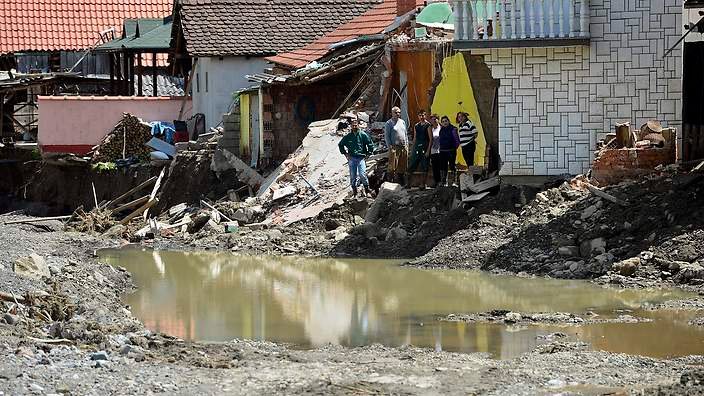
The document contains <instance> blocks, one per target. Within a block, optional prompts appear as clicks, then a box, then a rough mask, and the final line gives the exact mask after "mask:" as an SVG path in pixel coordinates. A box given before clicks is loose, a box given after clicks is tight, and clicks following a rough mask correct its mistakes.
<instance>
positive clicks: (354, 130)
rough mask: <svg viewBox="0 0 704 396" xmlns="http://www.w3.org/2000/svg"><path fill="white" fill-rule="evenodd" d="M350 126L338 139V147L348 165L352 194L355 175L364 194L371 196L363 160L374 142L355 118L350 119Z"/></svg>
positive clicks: (355, 193)
mask: <svg viewBox="0 0 704 396" xmlns="http://www.w3.org/2000/svg"><path fill="white" fill-rule="evenodd" d="M350 128H351V131H350V132H349V133H348V134H347V135H345V136H344V137H343V138H342V140H340V143H339V144H338V147H339V148H340V152H341V153H342V154H343V155H344V156H345V157H347V164H348V165H349V166H350V185H351V186H352V196H354V197H356V196H357V185H358V184H357V177H359V180H360V181H361V183H362V185H363V186H364V194H365V195H368V196H371V192H370V191H369V180H368V179H367V164H366V162H364V160H365V158H367V157H368V156H370V155H371V154H372V153H373V152H374V143H372V138H371V137H369V135H368V134H367V133H366V132H364V131H362V130H360V129H359V125H358V124H357V120H356V119H354V118H353V119H351V120H350Z"/></svg>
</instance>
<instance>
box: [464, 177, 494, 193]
mask: <svg viewBox="0 0 704 396" xmlns="http://www.w3.org/2000/svg"><path fill="white" fill-rule="evenodd" d="M499 184H501V180H499V178H498V177H492V178H491V179H488V180H483V181H480V182H479V183H474V184H472V185H470V186H469V191H471V192H473V193H475V194H479V193H481V192H484V191H486V190H489V189H492V188H494V187H496V186H498V185H499Z"/></svg>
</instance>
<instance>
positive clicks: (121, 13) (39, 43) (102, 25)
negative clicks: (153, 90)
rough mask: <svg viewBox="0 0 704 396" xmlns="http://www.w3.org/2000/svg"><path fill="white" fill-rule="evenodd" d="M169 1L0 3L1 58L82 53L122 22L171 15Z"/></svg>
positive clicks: (22, 0) (31, 0) (28, 0)
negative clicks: (12, 54) (19, 54)
mask: <svg viewBox="0 0 704 396" xmlns="http://www.w3.org/2000/svg"><path fill="white" fill-rule="evenodd" d="M172 4H173V2H172V0H0V54H5V53H10V52H22V51H59V50H84V49H88V48H91V47H92V46H93V45H95V43H96V41H97V40H98V39H99V37H100V36H99V33H100V32H101V31H103V30H105V29H108V28H111V27H114V28H115V29H116V30H117V31H116V36H117V37H119V35H120V34H121V29H122V22H123V20H124V19H125V18H149V17H151V18H158V17H162V18H163V17H165V16H167V15H169V14H171V8H172Z"/></svg>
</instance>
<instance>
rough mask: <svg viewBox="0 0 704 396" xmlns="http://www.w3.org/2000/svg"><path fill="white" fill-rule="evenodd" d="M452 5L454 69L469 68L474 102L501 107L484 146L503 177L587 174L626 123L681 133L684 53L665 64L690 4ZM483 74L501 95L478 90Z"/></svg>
mask: <svg viewBox="0 0 704 396" xmlns="http://www.w3.org/2000/svg"><path fill="white" fill-rule="evenodd" d="M451 4H452V6H453V9H454V10H453V11H454V15H453V21H452V23H453V24H454V41H453V43H452V47H453V50H454V51H457V54H456V55H454V57H457V60H456V61H455V62H457V63H460V64H461V63H464V64H466V65H468V67H467V71H466V73H467V74H468V75H467V78H469V79H471V81H472V88H473V89H474V95H475V96H476V97H477V98H481V97H486V96H488V97H491V98H492V102H493V103H494V109H495V114H496V117H497V125H496V126H495V127H494V128H495V129H494V131H492V132H490V133H486V136H485V139H486V141H488V142H487V143H486V144H488V145H489V146H496V147H498V155H499V157H500V161H501V170H500V174H502V175H507V176H508V175H510V176H545V175H557V174H564V173H569V174H578V173H584V172H586V171H588V170H589V168H590V166H591V164H592V160H593V153H594V151H595V150H596V145H597V141H599V140H601V139H602V138H604V136H605V135H606V134H607V133H609V132H613V131H614V125H615V124H617V123H621V122H624V121H631V122H632V123H633V124H634V125H636V126H637V125H641V124H644V123H645V122H646V121H648V120H651V119H657V120H659V121H661V122H662V124H663V125H665V126H667V127H674V128H676V129H680V128H681V124H682V111H681V109H682V79H681V78H682V65H681V63H682V57H681V51H680V49H678V48H675V49H674V50H673V51H672V53H671V54H670V55H669V56H667V57H664V55H665V52H666V50H667V49H668V48H669V47H670V46H672V45H673V44H674V43H675V42H676V41H677V40H678V39H679V37H680V35H681V33H682V23H681V21H682V2H681V1H666V0H655V1H650V0H648V1H644V0H599V1H595V0H592V1H586V0H560V1H548V0H538V1H530V2H528V1H504V0H500V1H498V2H496V1H484V0H479V1H467V0H462V1H452V2H451ZM459 67H460V68H461V67H462V66H461V65H460V66H459ZM479 74H484V75H486V76H487V77H488V76H489V75H490V76H491V78H493V79H494V81H495V84H494V85H495V86H496V87H497V88H496V90H495V91H492V90H491V89H489V90H486V89H482V87H481V86H479V84H476V83H475V81H474V78H475V75H479ZM436 95H437V93H436ZM482 121H483V120H482Z"/></svg>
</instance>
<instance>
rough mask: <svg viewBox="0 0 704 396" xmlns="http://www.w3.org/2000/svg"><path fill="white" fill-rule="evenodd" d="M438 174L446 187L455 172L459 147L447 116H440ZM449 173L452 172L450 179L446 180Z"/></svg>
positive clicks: (457, 136)
mask: <svg viewBox="0 0 704 396" xmlns="http://www.w3.org/2000/svg"><path fill="white" fill-rule="evenodd" d="M440 126H441V128H440V166H441V168H440V173H441V175H442V181H441V183H442V184H444V185H448V184H449V182H450V180H453V183H454V175H455V173H456V172H457V168H456V165H455V161H456V159H457V148H458V147H459V146H460V137H459V135H458V134H457V128H455V126H454V125H452V124H450V118H449V117H448V116H442V118H441V119H440ZM449 172H452V175H453V176H452V177H450V178H448V174H449Z"/></svg>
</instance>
